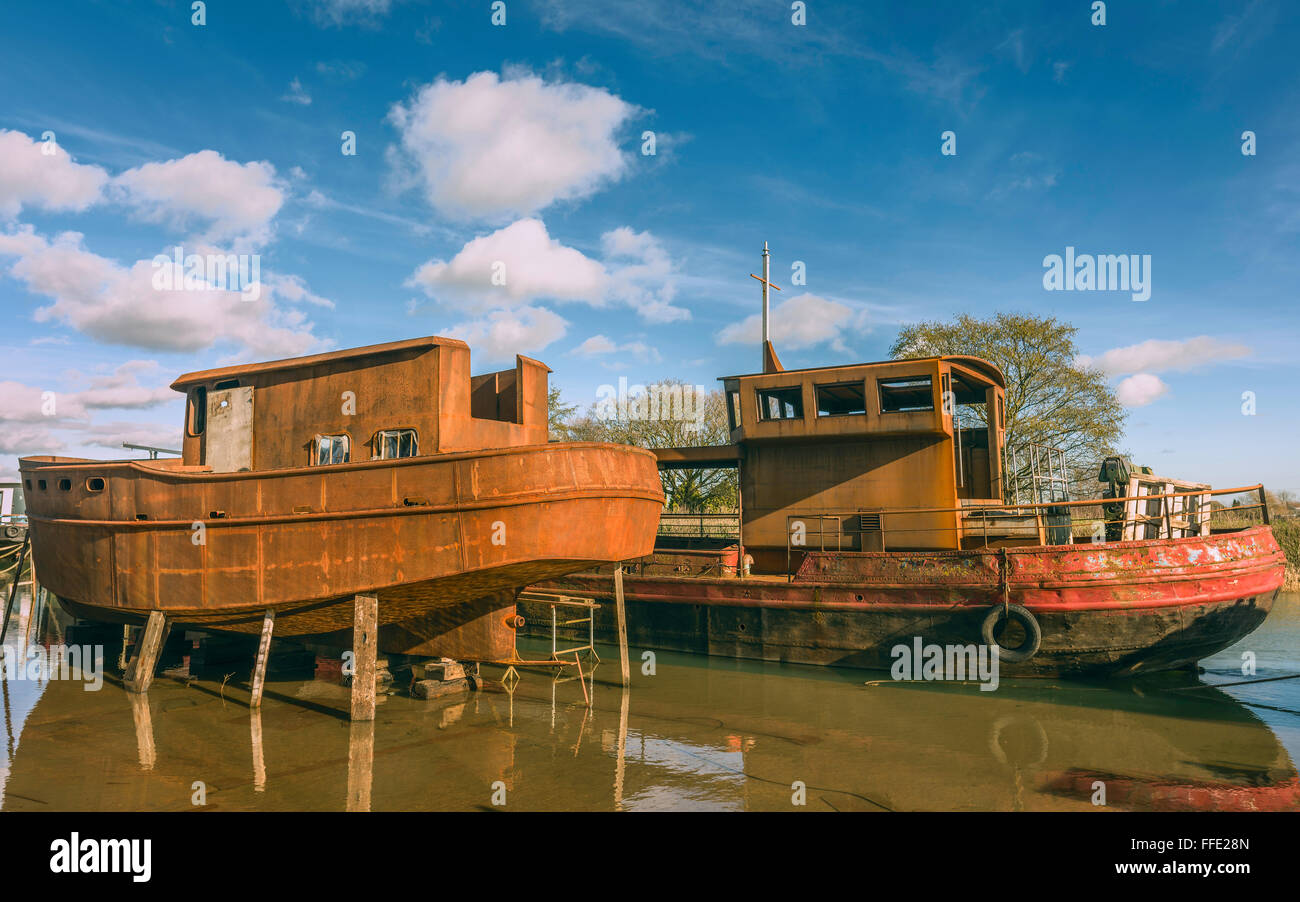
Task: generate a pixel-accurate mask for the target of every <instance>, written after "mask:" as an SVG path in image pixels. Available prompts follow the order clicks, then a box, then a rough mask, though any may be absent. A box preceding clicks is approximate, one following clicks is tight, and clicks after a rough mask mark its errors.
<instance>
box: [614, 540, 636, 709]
mask: <svg viewBox="0 0 1300 902" xmlns="http://www.w3.org/2000/svg"><path fill="white" fill-rule="evenodd" d="M614 612H615V617H616V619H617V620H618V661H619V666H620V667H621V668H622V671H623V685H624V686H627V685H629V684H630V683H631V682H632V671H631V669H630V665H629V663H628V660H627V607H626V605H625V604H624V602H623V567H622V566H621V565H620V566H618V567H615V568H614Z"/></svg>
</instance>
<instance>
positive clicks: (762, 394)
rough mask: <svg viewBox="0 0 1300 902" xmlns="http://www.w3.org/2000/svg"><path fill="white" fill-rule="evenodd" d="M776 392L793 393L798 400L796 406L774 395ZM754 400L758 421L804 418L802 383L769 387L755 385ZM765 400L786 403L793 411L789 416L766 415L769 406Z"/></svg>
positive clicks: (778, 421) (786, 420)
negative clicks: (756, 406)
mask: <svg viewBox="0 0 1300 902" xmlns="http://www.w3.org/2000/svg"><path fill="white" fill-rule="evenodd" d="M778 392H784V393H791V392H792V393H794V396H795V397H796V398H797V400H798V404H797V406H796V405H795V404H791V402H790V401H788V400H782V399H780V398H778V397H776V393H778ZM754 400H755V401H756V402H757V405H758V421H759V422H760V423H785V422H790V421H791V420H802V419H803V418H804V408H803V383H798V384H796V385H774V386H771V387H769V388H757V387H755V389H754ZM767 400H777V401H779V402H780V403H781V404H788V405H790V407H791V408H792V409H793V410H794V413H793V414H791V415H790V416H768V415H767V412H768V410H769V409H770V408H769V407H768V405H767V404H766V403H764V402H765V401H767ZM782 409H784V408H782Z"/></svg>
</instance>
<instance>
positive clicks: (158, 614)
mask: <svg viewBox="0 0 1300 902" xmlns="http://www.w3.org/2000/svg"><path fill="white" fill-rule="evenodd" d="M170 632H171V624H169V623H168V622H167V618H166V617H165V616H163V612H162V611H150V612H149V622H148V623H147V624H145V628H144V635H143V636H142V637H140V647H139V648H138V649H136V653H135V659H134V660H133V661H131V664H130V666H129V667H127V669H126V678H125V680H124V681H123V682H125V683H126V688H127V691H128V692H147V691H149V685H150V684H151V683H152V682H153V672H154V669H155V668H156V667H157V666H158V655H159V653H160V652H161V651H162V647H163V645H164V644H165V643H166V642H167V634H168V633H170Z"/></svg>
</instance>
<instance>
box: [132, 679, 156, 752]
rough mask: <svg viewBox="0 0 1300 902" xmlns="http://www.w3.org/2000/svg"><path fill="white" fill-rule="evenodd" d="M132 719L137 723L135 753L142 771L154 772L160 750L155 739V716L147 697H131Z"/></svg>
mask: <svg viewBox="0 0 1300 902" xmlns="http://www.w3.org/2000/svg"><path fill="white" fill-rule="evenodd" d="M129 698H130V699H131V717H132V719H133V720H134V721H135V751H136V755H137V756H138V757H139V759H140V769H141V770H153V767H154V765H155V764H156V763H157V762H158V749H157V747H156V746H155V745H154V739H153V714H152V712H150V710H149V697H148V696H147V695H131V696H129Z"/></svg>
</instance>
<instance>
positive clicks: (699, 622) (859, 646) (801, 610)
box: [525, 526, 1285, 676]
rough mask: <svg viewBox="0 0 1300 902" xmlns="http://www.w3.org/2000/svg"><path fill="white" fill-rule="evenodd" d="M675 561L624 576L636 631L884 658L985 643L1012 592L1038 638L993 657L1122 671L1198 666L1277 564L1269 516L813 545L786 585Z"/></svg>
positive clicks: (823, 659)
mask: <svg viewBox="0 0 1300 902" xmlns="http://www.w3.org/2000/svg"><path fill="white" fill-rule="evenodd" d="M677 565H679V564H675V562H674V561H673V560H672V559H671V558H670V557H669V556H665V555H655V556H652V558H649V559H646V560H645V561H643V562H639V563H638V564H636V565H633V567H632V568H631V569H632V573H631V575H629V576H628V577H627V578H626V579H625V581H624V585H625V595H626V599H627V602H628V630H629V637H630V640H631V641H632V642H633V643H635V644H638V645H643V646H646V647H650V648H663V649H668V650H675V651H690V652H702V653H706V654H714V655H724V656H728V657H739V658H752V659H758V660H768V661H788V662H793V663H806V664H821V665H828V666H842V667H865V668H872V669H888V668H889V667H890V665H891V664H892V663H893V658H892V656H891V655H890V650H891V649H892V648H894V647H895V646H896V645H898V644H900V643H903V644H908V643H911V642H912V640H913V637H917V636H919V637H921V639H922V640H923V642H925V643H927V644H928V643H937V644H939V645H948V644H963V645H964V644H970V643H979V642H980V641H981V640H980V624H981V622H982V621H983V619H984V616H985V614H986V612H987V610H988V608H989V607H990V606H991V605H994V604H1001V603H1002V601H1003V600H1004V598H1005V599H1006V600H1008V601H1010V602H1011V603H1012V604H1018V605H1021V606H1023V607H1025V608H1027V609H1028V610H1029V611H1030V612H1031V613H1033V614H1034V616H1035V618H1036V619H1037V620H1038V622H1039V625H1040V627H1041V629H1042V646H1041V648H1040V649H1039V651H1038V653H1037V654H1036V655H1034V656H1033V657H1032V658H1031V659H1030V660H1028V661H1026V662H1024V663H1021V664H1009V663H1006V662H1003V664H1002V669H1003V671H1004V672H1005V673H1008V674H1011V675H1038V676H1052V675H1118V676H1131V675H1135V674H1137V673H1145V672H1149V671H1155V670H1168V669H1173V668H1177V667H1184V666H1188V665H1191V664H1194V663H1195V662H1196V661H1198V660H1200V659H1201V658H1204V657H1207V656H1209V655H1212V654H1214V653H1215V652H1218V651H1221V650H1222V649H1224V648H1227V647H1228V646H1229V645H1232V644H1233V643H1235V642H1237V641H1238V640H1239V639H1241V638H1242V637H1244V636H1246V635H1247V634H1249V633H1250V632H1251V631H1253V630H1254V629H1255V628H1256V627H1258V626H1259V625H1260V624H1261V623H1262V622H1263V621H1264V619H1265V617H1267V615H1268V612H1269V611H1270V610H1271V608H1272V604H1273V600H1274V598H1275V597H1276V595H1277V593H1278V591H1279V590H1280V588H1281V585H1282V581H1283V578H1284V572H1285V558H1284V556H1283V554H1282V551H1281V549H1280V548H1279V547H1278V545H1277V542H1276V541H1275V540H1274V538H1273V534H1272V531H1271V530H1270V529H1269V528H1268V527H1267V526H1259V527H1254V528H1251V529H1246V530H1242V531H1240V532H1234V533H1225V534H1220V535H1212V536H1205V537H1192V538H1184V539H1172V540H1170V539H1158V540H1146V541H1138V542H1116V543H1109V544H1101V545H1092V544H1089V545H1062V546H1034V547H1018V548H1007V549H981V550H967V551H939V552H810V553H809V554H808V555H807V557H806V558H805V560H804V561H803V564H802V566H801V567H800V568H799V571H798V573H797V574H796V575H795V576H794V578H793V580H791V581H787V580H785V579H784V578H780V579H775V578H770V577H768V578H764V577H758V578H750V579H719V578H701V577H692V576H681V575H670V574H671V573H672V570H673V568H674V566H677ZM657 571H666V572H657ZM545 589H546V590H549V591H557V590H558V591H564V592H567V593H570V594H573V595H579V596H587V597H595V598H608V597H609V596H610V594H611V592H612V578H611V577H610V575H609V574H608V573H607V572H594V573H593V572H586V573H580V574H574V575H571V576H567V577H562V578H559V579H555V580H552V581H550V582H548V583H546V584H545ZM528 613H529V611H527V610H525V615H527V614H528ZM533 613H537V612H533ZM611 617H612V611H611V607H610V606H608V605H607V606H606V607H605V608H603V609H602V612H601V620H600V621H598V630H600V631H601V632H602V634H603V635H606V636H612V635H613V632H612V619H611ZM532 619H533V620H534V622H536V621H537V619H538V618H537V617H534V618H532Z"/></svg>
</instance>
